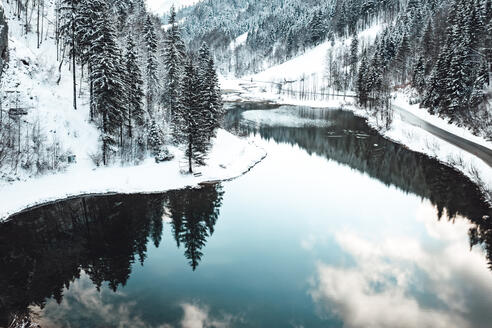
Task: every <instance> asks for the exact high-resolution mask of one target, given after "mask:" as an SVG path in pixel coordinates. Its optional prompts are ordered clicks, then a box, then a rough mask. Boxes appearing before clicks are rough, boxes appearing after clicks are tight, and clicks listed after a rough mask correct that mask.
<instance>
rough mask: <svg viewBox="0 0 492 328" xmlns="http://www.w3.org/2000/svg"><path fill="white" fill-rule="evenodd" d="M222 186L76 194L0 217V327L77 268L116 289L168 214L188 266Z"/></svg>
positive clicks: (40, 302) (41, 301) (156, 240)
mask: <svg viewBox="0 0 492 328" xmlns="http://www.w3.org/2000/svg"><path fill="white" fill-rule="evenodd" d="M222 196H223V191H222V186H221V185H207V186H202V187H201V188H199V189H192V188H188V189H183V190H177V191H170V192H167V193H165V194H156V195H131V196H130V195H115V196H98V197H93V196H91V197H82V198H77V199H73V200H67V201H63V202H57V203H53V204H50V205H47V206H43V207H39V208H35V209H31V210H29V211H25V212H22V213H19V214H17V215H15V216H13V217H11V218H10V220H9V221H8V222H7V223H4V224H2V225H0V267H1V268H2V270H0V290H2V294H1V296H0V327H8V325H9V322H12V320H14V319H15V320H17V321H19V320H20V321H22V320H29V317H30V315H29V307H30V306H33V305H36V306H39V307H41V308H43V306H44V305H45V302H46V300H47V299H49V298H54V299H55V300H56V301H57V302H58V303H60V302H61V301H62V298H63V290H64V288H68V287H69V286H70V284H71V282H73V281H74V280H76V279H78V278H80V275H81V273H82V271H84V272H85V273H86V274H87V276H88V277H90V279H91V280H92V282H93V283H94V285H95V286H96V287H97V288H98V290H99V289H100V288H101V286H102V285H103V284H106V283H107V285H108V286H109V287H110V288H111V289H112V290H113V291H116V290H117V289H118V287H119V286H125V284H126V282H127V281H128V279H129V278H130V274H131V271H132V265H133V264H134V263H136V262H139V263H140V264H142V265H143V264H144V261H145V259H146V254H147V246H148V243H149V242H152V243H153V244H154V245H155V246H156V247H159V245H160V244H161V238H162V232H163V229H164V226H165V223H166V222H169V223H170V226H171V229H172V231H173V234H174V236H175V241H176V244H177V246H178V247H182V248H184V256H185V257H186V259H187V260H188V261H189V264H190V266H191V268H190V269H191V270H196V269H197V267H198V265H199V263H200V261H201V259H202V256H203V248H204V247H205V243H206V241H207V238H208V237H210V236H211V235H212V234H213V232H214V225H215V223H216V221H217V218H218V216H219V211H220V207H221V205H222Z"/></svg>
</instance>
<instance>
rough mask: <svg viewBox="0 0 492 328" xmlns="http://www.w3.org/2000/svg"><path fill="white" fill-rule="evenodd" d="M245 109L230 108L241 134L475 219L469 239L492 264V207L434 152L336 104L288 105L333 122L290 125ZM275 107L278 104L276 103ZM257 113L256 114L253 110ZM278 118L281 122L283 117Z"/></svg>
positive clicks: (233, 126) (229, 121) (229, 118)
mask: <svg viewBox="0 0 492 328" xmlns="http://www.w3.org/2000/svg"><path fill="white" fill-rule="evenodd" d="M246 110H260V113H258V115H256V117H257V118H258V121H253V122H252V121H247V120H245V119H243V118H242V113H243V112H245V111H246ZM246 110H245V109H244V105H243V104H239V105H237V107H236V108H233V109H231V110H230V111H228V112H227V115H226V118H225V124H226V126H227V128H228V129H230V130H233V131H235V132H236V133H238V134H244V135H248V134H259V135H260V136H261V137H262V138H264V139H267V140H274V141H275V142H277V143H287V144H290V145H293V146H298V147H300V148H302V149H304V150H306V151H307V152H308V153H309V154H316V155H318V156H323V157H325V158H327V159H330V160H334V161H336V162H338V163H341V164H344V165H347V166H349V167H351V168H353V169H356V170H358V171H360V172H362V173H365V174H367V175H369V176H371V177H372V178H375V179H377V180H379V181H381V182H382V183H384V184H386V185H387V186H394V187H396V188H398V189H400V190H403V191H404V192H407V193H412V194H415V195H418V196H420V197H422V198H423V199H429V200H430V201H431V203H432V204H433V205H434V206H436V207H437V209H438V219H441V218H442V217H443V215H444V214H446V216H447V218H448V219H449V220H454V219H455V218H456V217H457V216H458V215H459V216H462V217H466V218H468V219H469V220H470V221H471V222H473V223H474V224H475V227H474V228H472V229H470V231H469V235H470V245H471V246H472V247H473V246H476V245H484V248H485V250H486V252H487V259H488V262H489V266H490V268H491V269H492V246H491V245H492V208H491V207H490V206H489V205H488V204H487V202H486V201H485V199H484V197H483V195H482V193H481V191H480V190H479V188H478V187H477V186H476V185H475V184H474V183H472V182H471V180H470V179H469V178H468V177H466V176H465V175H463V174H462V173H461V172H459V171H457V170H456V169H453V168H451V167H448V166H445V165H443V164H442V163H441V162H439V161H438V160H436V159H434V158H430V157H428V156H426V155H424V154H421V153H417V152H414V151H411V150H409V149H408V148H407V147H405V146H403V145H400V144H397V143H394V142H391V141H389V140H387V139H385V138H383V137H382V136H381V135H380V134H379V133H378V132H377V131H376V130H374V129H372V128H371V127H369V126H368V125H367V123H366V121H365V120H364V119H363V118H360V117H357V116H355V115H354V114H353V113H352V112H349V111H344V110H333V109H316V110H313V109H312V108H308V107H290V106H284V107H281V108H279V109H278V110H277V111H278V112H279V115H283V114H285V113H289V116H295V117H299V118H301V119H305V120H306V119H307V121H311V122H316V121H320V120H325V121H329V122H332V124H330V125H328V126H327V125H326V124H325V125H324V126H315V125H312V124H309V125H306V126H295V127H286V126H285V125H284V124H279V125H275V124H272V122H270V121H269V122H268V123H269V124H261V123H262V122H261V120H262V113H261V112H263V113H264V112H265V111H264V110H263V108H261V107H256V108H255V107H250V108H246ZM274 110H275V109H274ZM248 116H253V117H254V116H255V115H248ZM279 122H282V121H281V120H279Z"/></svg>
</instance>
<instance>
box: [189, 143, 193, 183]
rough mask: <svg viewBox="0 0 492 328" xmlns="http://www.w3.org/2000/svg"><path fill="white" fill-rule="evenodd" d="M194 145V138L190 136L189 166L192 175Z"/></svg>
mask: <svg viewBox="0 0 492 328" xmlns="http://www.w3.org/2000/svg"><path fill="white" fill-rule="evenodd" d="M192 143H193V137H192V136H191V135H190V136H189V137H188V166H189V170H188V172H189V173H190V174H192V173H193V165H192V157H193V147H192Z"/></svg>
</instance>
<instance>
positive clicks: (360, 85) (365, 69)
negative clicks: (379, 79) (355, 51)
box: [357, 53, 369, 107]
mask: <svg viewBox="0 0 492 328" xmlns="http://www.w3.org/2000/svg"><path fill="white" fill-rule="evenodd" d="M368 75H369V65H368V62H367V54H366V53H364V54H363V55H362V60H361V63H360V67H359V72H358V74H357V99H358V101H359V105H361V106H363V107H366V106H367V100H368V98H369V95H368V92H369V90H368V83H369V78H368Z"/></svg>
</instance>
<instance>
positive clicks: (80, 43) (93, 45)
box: [0, 0, 223, 173]
mask: <svg viewBox="0 0 492 328" xmlns="http://www.w3.org/2000/svg"><path fill="white" fill-rule="evenodd" d="M7 6H9V8H8V10H9V12H10V14H11V15H12V12H14V17H13V18H11V19H14V20H15V21H17V22H19V23H20V24H22V25H19V26H22V29H23V31H21V33H22V34H24V35H25V37H26V38H28V37H31V36H32V35H37V47H38V48H39V47H40V46H41V45H43V42H53V46H52V47H51V48H50V51H53V53H55V52H56V60H57V62H58V64H59V76H58V80H57V82H56V83H58V84H59V83H60V80H61V78H62V77H63V78H66V77H67V70H62V68H65V67H67V66H68V69H69V71H68V75H70V76H69V78H71V79H72V81H73V110H78V109H80V108H81V106H87V105H88V107H89V108H90V110H89V111H90V121H91V122H92V123H93V124H94V125H95V126H96V127H97V128H98V130H99V131H100V151H99V152H98V153H96V154H92V157H93V158H92V159H93V161H94V162H95V164H97V165H108V164H112V163H115V162H120V163H123V164H125V163H138V162H140V161H142V160H143V159H145V158H147V157H148V156H154V157H155V159H156V161H158V162H159V161H165V160H169V159H171V158H172V156H173V155H171V154H170V153H169V151H168V149H167V146H169V145H173V146H180V147H182V148H183V150H184V151H185V156H186V160H187V164H188V165H187V171H188V172H190V173H192V172H193V166H194V165H202V164H204V159H205V158H206V155H207V151H208V149H209V148H210V146H211V141H212V138H213V137H214V136H215V131H216V128H217V127H218V126H219V124H220V120H221V117H222V112H223V111H222V101H221V93H220V87H219V84H218V78H217V74H216V71H215V64H214V60H213V56H212V55H211V53H210V51H209V50H208V46H207V45H206V44H202V45H201V47H200V49H199V51H198V50H197V51H189V49H187V48H186V47H185V45H184V42H183V41H182V38H181V31H180V27H179V25H178V23H177V21H176V17H175V14H174V8H173V12H172V14H171V15H170V19H169V24H170V26H171V27H170V28H169V29H168V30H164V29H162V28H161V24H160V22H159V19H158V18H156V17H155V16H153V15H152V14H150V13H149V12H147V9H146V6H145V3H144V0H118V1H107V0H96V1H92V0H91V1H88V0H57V1H54V2H48V1H43V0H37V1H21V0H15V1H14V0H13V1H10V2H9V1H7ZM2 17H3V11H2ZM33 17H34V18H33ZM17 22H15V23H17ZM10 24H12V22H11V23H10ZM14 47H15V45H14ZM55 47H56V49H54V48H55ZM22 63H24V66H26V67H30V66H31V63H30V62H29V61H28V59H22V60H21V64H22ZM15 65H18V64H17V63H16V62H12V63H10V68H9V64H7V65H6V66H7V70H8V71H7V73H6V74H3V76H2V79H4V80H6V82H5V83H4V85H8V87H10V88H12V86H14V87H15V89H14V90H12V91H10V90H7V89H8V87H5V86H3V87H2V91H5V92H4V94H3V96H2V97H3V99H2V100H3V102H4V103H10V107H9V108H7V110H2V111H1V113H2V115H0V127H1V128H0V134H1V138H0V167H2V172H9V171H12V170H13V171H17V170H18V169H19V168H22V169H26V170H31V171H34V172H39V173H41V172H43V171H46V170H51V169H57V168H58V167H59V161H60V158H61V157H63V156H62V152H63V151H62V149H61V146H60V144H61V143H62V142H59V141H56V142H54V143H53V144H48V143H47V142H46V140H45V139H46V137H45V136H44V135H42V132H41V130H42V127H40V125H42V124H40V123H39V122H32V121H28V120H27V119H26V118H24V116H26V117H27V115H28V114H29V111H30V109H31V108H34V107H36V106H37V104H33V103H35V102H36V99H33V96H32V95H31V94H30V93H29V92H28V90H20V89H18V87H16V86H18V85H19V83H17V82H16V81H15V79H16V77H15V75H16V73H17V72H18V71H20V70H21V69H22V67H21V68H19V69H18V70H15V68H16V66H15ZM21 66H22V65H21ZM29 69H32V70H35V69H36V68H29ZM33 73H35V72H31V71H29V74H31V76H32V75H33ZM63 74H65V76H63ZM31 78H32V77H31ZM44 83H46V82H44ZM82 88H84V89H88V90H89V95H88V100H87V101H85V99H83V98H82V99H81V97H80V95H81V94H82ZM3 89H5V90H3ZM9 92H10V93H9ZM83 101H85V102H86V103H81V102H83ZM87 103H88V104H87ZM26 104H28V105H26ZM32 104H33V105H32ZM31 126H32V128H30V127H31ZM26 130H27V131H26Z"/></svg>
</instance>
